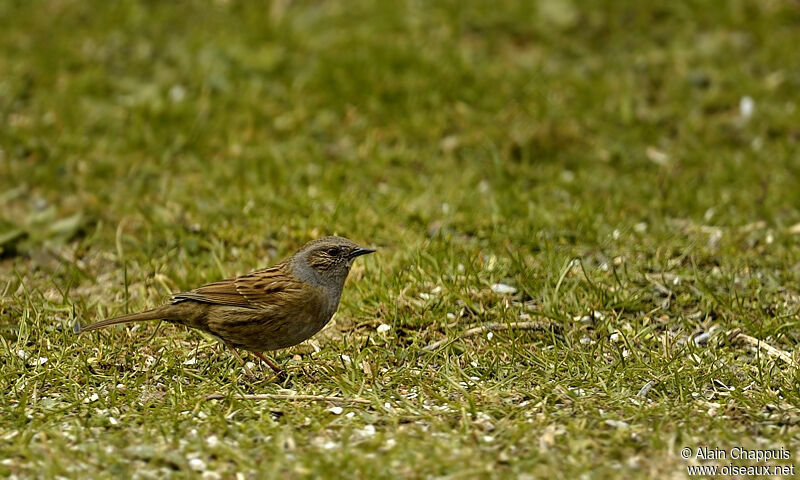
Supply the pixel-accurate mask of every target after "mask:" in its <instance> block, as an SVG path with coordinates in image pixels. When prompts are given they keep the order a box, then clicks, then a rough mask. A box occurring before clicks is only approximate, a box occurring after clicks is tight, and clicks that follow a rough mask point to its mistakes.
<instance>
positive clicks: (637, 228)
mask: <svg viewBox="0 0 800 480" xmlns="http://www.w3.org/2000/svg"><path fill="white" fill-rule="evenodd" d="M633 231H634V232H636V233H644V232H646V231H647V223H645V222H639V223H637V224H636V225H634V226H633Z"/></svg>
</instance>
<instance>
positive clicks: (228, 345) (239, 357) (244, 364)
mask: <svg viewBox="0 0 800 480" xmlns="http://www.w3.org/2000/svg"><path fill="white" fill-rule="evenodd" d="M225 345H226V346H227V347H228V348H229V349H230V350H231V353H233V356H234V357H236V359H237V360H239V361H240V362H241V363H242V366H243V367H244V371H245V372H247V375H248V376H249V377H250V378H251V379H255V378H256V376H255V375H253V372H251V371H250V368H249V367H248V366H247V363H245V361H244V360H243V359H242V357H241V356H240V355H239V352H237V351H236V349H235V348H233V345H230V344H227V343H226V344H225Z"/></svg>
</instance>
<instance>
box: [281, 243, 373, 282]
mask: <svg viewBox="0 0 800 480" xmlns="http://www.w3.org/2000/svg"><path fill="white" fill-rule="evenodd" d="M374 251H375V250H372V249H369V248H363V247H359V246H358V245H356V244H355V243H353V242H352V241H350V240H348V239H346V238H344V237H322V238H318V239H316V240H312V241H310V242H308V243H307V244H305V245H304V246H303V248H302V249H300V251H299V252H298V253H297V254H296V255H295V257H297V258H298V259H302V260H303V262H304V263H305V264H306V265H307V266H308V267H310V268H311V269H313V270H314V272H315V273H316V274H317V275H318V276H319V278H320V279H321V280H322V281H323V282H325V283H331V284H338V285H344V281H345V279H346V278H347V274H348V273H349V272H350V267H351V266H352V264H353V260H354V259H355V258H356V257H360V256H361V255H366V254H368V253H372V252H374Z"/></svg>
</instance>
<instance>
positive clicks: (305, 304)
mask: <svg viewBox="0 0 800 480" xmlns="http://www.w3.org/2000/svg"><path fill="white" fill-rule="evenodd" d="M373 251H374V250H370V249H367V248H361V247H358V246H357V245H356V244H355V243H353V242H351V241H350V240H348V239H346V238H343V237H323V238H319V239H317V240H313V241H311V242H309V243H307V244H306V245H304V246H303V248H302V249H300V251H299V252H297V253H296V254H294V255H292V256H291V257H289V258H288V259H286V260H284V261H283V262H280V263H278V264H277V265H274V266H272V267H269V268H265V269H262V270H256V271H254V272H251V273H248V274H245V275H240V276H238V277H236V278H231V279H227V280H221V281H219V282H214V283H209V284H208V285H203V286H202V287H198V288H195V289H194V290H191V291H189V292H182V293H176V294H174V295H173V296H172V297H171V298H170V303H168V304H167V305H162V306H160V307H158V308H155V309H153V310H148V311H146V312H141V313H134V314H131V315H124V316H121V317H116V318H110V319H107V320H103V321H100V322H97V323H94V324H92V325H87V326H86V327H80V325H77V326H76V331H78V332H86V331H91V330H96V329H99V328H103V327H107V326H109V325H116V324H119V323H128V322H138V321H145V320H166V321H168V322H172V323H179V324H181V325H186V326H187V327H192V328H197V329H199V330H202V331H204V332H207V333H209V334H211V335H213V336H214V337H216V338H218V339H219V340H220V341H222V342H223V343H225V345H227V346H228V347H230V348H231V350H232V351H233V353H234V355H236V357H237V358H239V359H240V360H241V357H239V355H238V353H236V348H243V349H245V350H249V351H251V352H253V353H254V354H255V355H257V356H258V357H259V358H261V359H262V360H264V361H265V362H266V363H267V364H268V365H269V366H270V367H271V368H273V370H275V371H276V372H277V373H280V369H279V368H278V367H277V366H275V364H273V363H272V362H271V361H269V359H267V358H266V357H265V356H264V355H263V354H262V353H261V352H264V351H267V350H278V349H281V348H287V347H291V346H292V345H297V344H298V343H300V342H302V341H303V340H305V339H307V338H310V337H311V336H312V335H314V334H315V333H317V332H318V331H320V330H321V329H322V327H324V326H325V325H326V324H327V323H328V321H330V319H331V317H332V316H333V314H334V312H336V309H337V307H338V306H339V298H340V296H341V293H342V288H343V287H344V282H345V279H346V278H347V274H348V273H349V272H350V266H351V265H352V262H353V259H355V258H356V257H358V256H361V255H364V254H367V253H372V252H373ZM246 368H247V367H246V366H245V369H246ZM248 373H250V372H249V370H248Z"/></svg>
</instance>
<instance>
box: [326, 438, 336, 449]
mask: <svg viewBox="0 0 800 480" xmlns="http://www.w3.org/2000/svg"><path fill="white" fill-rule="evenodd" d="M336 447H337V445H336V442H332V441H330V440H328V441H327V442H325V443H323V444H322V448H324V449H325V450H333V449H334V448H336Z"/></svg>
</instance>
